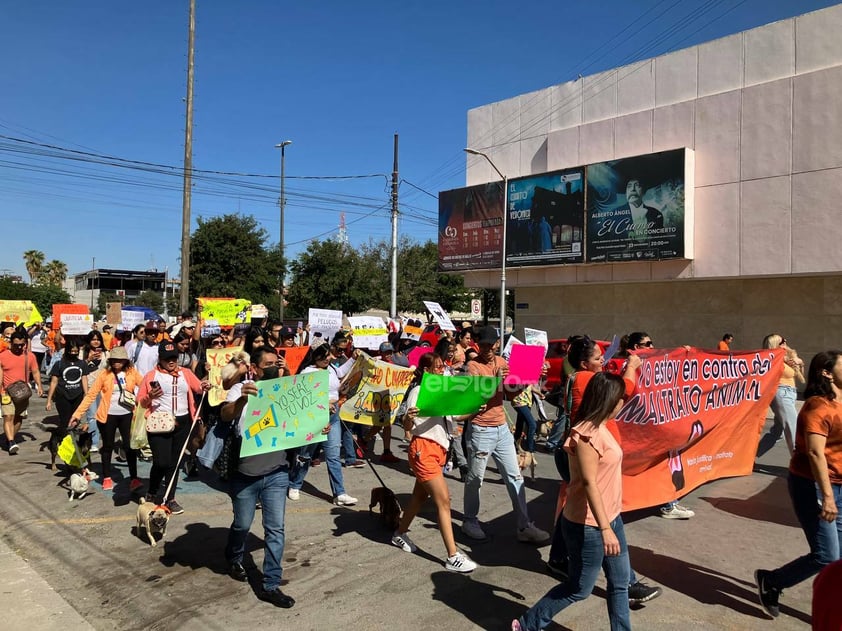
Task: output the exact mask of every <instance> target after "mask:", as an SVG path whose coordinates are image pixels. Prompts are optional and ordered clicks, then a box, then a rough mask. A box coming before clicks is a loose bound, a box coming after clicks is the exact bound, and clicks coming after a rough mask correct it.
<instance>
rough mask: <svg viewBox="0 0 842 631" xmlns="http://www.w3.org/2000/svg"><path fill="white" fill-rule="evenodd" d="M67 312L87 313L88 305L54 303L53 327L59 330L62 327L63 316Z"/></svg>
mask: <svg viewBox="0 0 842 631" xmlns="http://www.w3.org/2000/svg"><path fill="white" fill-rule="evenodd" d="M65 313H69V314H76V315H78V314H87V313H89V311H88V305H59V304H56V305H53V329H55V330H56V331H58V330H59V329H60V328H61V318H62V316H63V315H64V314H65Z"/></svg>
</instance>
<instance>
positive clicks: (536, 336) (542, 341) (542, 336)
mask: <svg viewBox="0 0 842 631" xmlns="http://www.w3.org/2000/svg"><path fill="white" fill-rule="evenodd" d="M523 337H524V338H525V339H526V343H527V344H529V345H530V346H543V347H544V348H545V349H546V348H548V347H549V345H550V341H549V338H548V336H547V332H546V331H542V330H540V329H530V328H529V327H526V326H525V327H523Z"/></svg>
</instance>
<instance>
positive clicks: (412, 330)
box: [401, 319, 424, 342]
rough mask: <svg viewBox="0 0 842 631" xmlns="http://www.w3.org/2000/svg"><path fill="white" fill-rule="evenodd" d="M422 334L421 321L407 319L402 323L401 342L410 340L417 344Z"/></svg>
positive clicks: (422, 326)
mask: <svg viewBox="0 0 842 631" xmlns="http://www.w3.org/2000/svg"><path fill="white" fill-rule="evenodd" d="M423 332H424V325H423V324H422V323H421V320H412V319H408V320H406V321H405V322H404V323H403V332H402V333H401V339H402V340H412V341H413V342H417V341H419V340H420V339H421V334H422V333H423Z"/></svg>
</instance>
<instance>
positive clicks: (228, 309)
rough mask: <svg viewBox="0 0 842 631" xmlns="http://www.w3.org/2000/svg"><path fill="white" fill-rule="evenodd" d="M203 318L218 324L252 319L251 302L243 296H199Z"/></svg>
mask: <svg viewBox="0 0 842 631" xmlns="http://www.w3.org/2000/svg"><path fill="white" fill-rule="evenodd" d="M199 311H200V312H201V318H202V319H203V320H207V321H208V322H211V321H212V322H214V323H215V324H216V325H217V326H224V327H228V326H234V325H235V324H243V323H245V322H250V321H251V302H250V301H248V300H245V299H243V298H199Z"/></svg>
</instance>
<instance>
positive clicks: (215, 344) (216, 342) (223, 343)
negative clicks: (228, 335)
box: [211, 340, 225, 346]
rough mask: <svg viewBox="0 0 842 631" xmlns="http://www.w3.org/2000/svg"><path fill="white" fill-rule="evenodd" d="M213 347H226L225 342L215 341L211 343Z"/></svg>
mask: <svg viewBox="0 0 842 631" xmlns="http://www.w3.org/2000/svg"><path fill="white" fill-rule="evenodd" d="M211 346H225V342H223V341H222V340H213V341H212V342H211Z"/></svg>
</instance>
